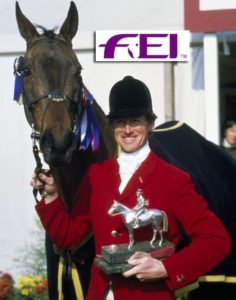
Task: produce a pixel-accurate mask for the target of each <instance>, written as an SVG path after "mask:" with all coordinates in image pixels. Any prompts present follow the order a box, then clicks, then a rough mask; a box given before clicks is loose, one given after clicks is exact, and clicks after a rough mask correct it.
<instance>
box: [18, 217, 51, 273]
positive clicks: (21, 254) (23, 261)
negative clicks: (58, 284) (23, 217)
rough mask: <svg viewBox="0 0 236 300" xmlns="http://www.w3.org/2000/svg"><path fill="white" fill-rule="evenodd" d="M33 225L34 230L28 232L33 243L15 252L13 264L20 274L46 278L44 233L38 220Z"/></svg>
mask: <svg viewBox="0 0 236 300" xmlns="http://www.w3.org/2000/svg"><path fill="white" fill-rule="evenodd" d="M35 223H36V226H35V228H34V230H32V232H30V235H31V237H32V240H33V241H32V242H30V243H26V244H25V245H24V247H22V248H19V249H18V250H17V252H16V253H17V257H16V258H15V259H14V260H13V264H14V267H15V268H16V269H17V270H18V271H19V273H20V274H27V275H29V276H36V275H40V276H42V277H44V278H46V273H47V269H46V254H45V231H44V229H43V227H42V225H41V222H40V220H39V219H36V220H35Z"/></svg>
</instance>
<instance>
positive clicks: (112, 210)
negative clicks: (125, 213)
mask: <svg viewBox="0 0 236 300" xmlns="http://www.w3.org/2000/svg"><path fill="white" fill-rule="evenodd" d="M118 212H119V202H117V201H115V200H114V202H113V204H112V206H111V208H110V209H109V210H108V212H107V213H108V215H109V216H114V214H116V213H118Z"/></svg>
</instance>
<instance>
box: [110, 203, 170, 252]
mask: <svg viewBox="0 0 236 300" xmlns="http://www.w3.org/2000/svg"><path fill="white" fill-rule="evenodd" d="M108 214H109V215H110V216H114V215H121V217H122V218H123V220H124V224H125V226H126V228H127V229H128V232H129V246H128V249H129V250H131V249H132V247H133V245H134V243H135V240H134V233H133V229H134V228H135V229H136V228H140V227H144V226H147V225H151V226H152V229H153V236H152V239H151V241H150V245H151V246H152V247H154V243H155V241H156V237H157V232H158V233H159V234H160V241H159V246H160V247H161V246H162V243H163V232H167V231H168V220H167V216H166V213H165V212H164V211H162V210H158V209H145V210H144V211H143V212H142V213H141V214H140V215H139V216H136V212H135V211H134V210H133V209H130V208H128V207H127V206H125V205H124V204H122V203H120V202H118V201H114V202H113V204H112V206H111V208H110V209H109V211H108Z"/></svg>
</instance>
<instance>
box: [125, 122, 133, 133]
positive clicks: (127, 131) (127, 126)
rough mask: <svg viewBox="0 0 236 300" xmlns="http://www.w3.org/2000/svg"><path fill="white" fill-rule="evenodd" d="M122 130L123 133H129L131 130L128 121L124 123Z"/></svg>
mask: <svg viewBox="0 0 236 300" xmlns="http://www.w3.org/2000/svg"><path fill="white" fill-rule="evenodd" d="M124 131H125V133H130V132H132V127H131V126H130V124H129V123H126V124H125V127H124Z"/></svg>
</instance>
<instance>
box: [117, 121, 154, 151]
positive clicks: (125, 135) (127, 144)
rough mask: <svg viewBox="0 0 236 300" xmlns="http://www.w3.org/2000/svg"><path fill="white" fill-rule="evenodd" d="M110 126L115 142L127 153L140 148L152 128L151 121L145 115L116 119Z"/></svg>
mask: <svg viewBox="0 0 236 300" xmlns="http://www.w3.org/2000/svg"><path fill="white" fill-rule="evenodd" d="M112 126H113V128H114V135H115V139H116V141H117V143H118V144H119V145H120V147H121V149H122V150H123V151H124V152H127V153H131V152H134V151H137V150H138V149H140V148H141V147H142V146H143V145H144V144H145V143H146V141H147V138H148V133H149V132H150V131H152V129H153V123H152V122H148V121H147V120H146V118H145V117H136V118H126V119H116V120H113V121H112Z"/></svg>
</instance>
